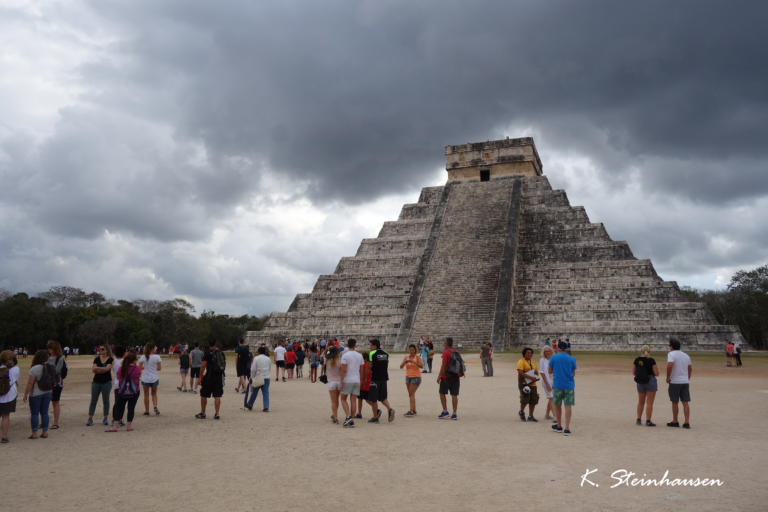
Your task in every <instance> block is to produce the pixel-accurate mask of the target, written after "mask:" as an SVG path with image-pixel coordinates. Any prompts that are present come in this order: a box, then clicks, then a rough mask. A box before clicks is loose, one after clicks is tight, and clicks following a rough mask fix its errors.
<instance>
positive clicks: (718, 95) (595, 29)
mask: <svg viewBox="0 0 768 512" xmlns="http://www.w3.org/2000/svg"><path fill="white" fill-rule="evenodd" d="M92 6H93V8H94V9H96V10H97V11H98V12H100V13H101V14H102V15H103V16H104V17H105V18H107V19H109V20H110V21H111V22H119V23H122V30H123V35H124V40H123V41H122V43H121V45H120V47H119V52H118V53H119V58H116V59H113V60H110V59H106V60H105V61H103V62H101V63H97V64H93V65H91V66H89V67H88V69H87V70H84V72H85V76H86V77H87V79H88V80H89V82H90V83H93V84H95V85H96V86H97V87H99V88H100V89H103V90H105V91H107V92H106V93H104V94H102V95H100V96H99V98H98V99H95V101H98V102H101V103H103V104H104V105H114V104H119V103H120V101H119V100H120V99H121V98H115V97H114V94H112V93H111V91H117V94H118V95H122V94H123V92H124V91H125V90H126V88H130V89H131V90H144V91H150V92H148V93H146V94H148V95H152V93H151V91H154V90H156V89H158V88H161V89H162V88H166V87H168V88H171V89H172V90H173V94H172V95H171V94H164V93H160V94H162V95H163V97H164V98H167V100H168V103H170V104H166V105H164V106H163V107H161V108H160V109H159V115H160V116H162V117H166V116H169V117H170V118H171V119H170V120H169V122H170V123H171V124H172V125H173V126H174V127H175V129H176V133H177V135H178V136H180V137H183V138H193V139H198V138H199V139H200V140H202V141H203V142H204V144H205V146H206V148H207V149H208V150H209V151H210V152H212V153H214V154H221V155H238V156H246V157H249V158H254V159H263V160H264V161H265V163H266V164H267V165H268V166H269V167H270V168H272V169H274V170H276V171H278V172H281V173H284V174H286V175H288V176H292V177H295V178H297V179H307V180H311V181H312V183H313V188H312V189H310V192H311V193H312V196H313V197H314V198H315V199H320V198H333V199H344V200H348V201H364V200H368V199H370V198H372V197H376V196H379V195H381V194H384V193H388V192H392V191H393V190H402V189H403V187H406V186H413V185H414V184H416V183H419V179H418V178H419V176H420V175H422V173H423V171H424V169H425V168H435V167H438V166H441V165H443V163H444V157H443V155H442V147H443V146H444V145H446V144H455V143H464V142H468V141H475V140H482V139H483V138H489V137H499V136H500V135H501V133H500V131H499V130H500V129H501V127H503V126H507V125H509V124H510V123H527V124H529V125H531V126H535V127H536V128H537V129H538V130H539V131H540V132H543V133H544V134H545V137H546V141H547V143H548V144H549V145H552V146H556V145H558V143H559V142H560V140H561V137H560V136H558V133H559V132H560V131H561V130H562V128H564V127H567V126H569V125H571V124H573V123H572V120H573V119H574V118H575V119H577V120H578V124H580V125H586V126H589V127H591V128H593V129H596V130H598V131H599V132H600V133H602V134H603V135H604V137H605V139H606V140H607V142H608V144H609V146H610V147H611V148H612V149H614V150H621V151H623V152H625V153H626V155H627V158H629V159H631V158H644V157H656V158H657V163H658V164H659V165H660V167H656V168H655V172H652V173H651V174H652V175H651V176H650V177H649V178H648V179H644V180H643V183H644V185H646V186H648V187H649V188H651V189H655V190H663V189H666V188H668V187H669V185H671V184H677V182H679V181H680V180H685V178H684V177H682V178H680V177H677V176H676V175H677V174H683V175H686V174H687V172H688V171H686V170H685V167H686V163H687V162H693V163H695V164H696V166H697V167H698V168H699V169H698V171H697V180H696V183H695V186H693V187H690V188H686V187H676V193H678V194H681V195H687V196H691V197H701V198H703V199H705V200H708V201H712V202H718V201H719V200H720V199H721V198H725V199H729V200H731V199H734V198H739V197H748V196H754V195H759V194H762V193H765V192H766V190H767V189H768V180H760V179H756V178H755V174H756V171H758V172H757V174H759V170H760V168H761V167H762V168H764V167H765V158H766V156H767V153H766V152H767V151H768V146H766V145H765V144H764V140H765V135H766V133H767V132H768V130H767V128H768V126H767V119H768V115H766V114H768V101H766V100H767V99H768V97H767V96H768V92H767V91H766V87H765V83H766V78H768V77H766V73H768V71H766V70H767V69H768V68H766V66H765V64H766V57H767V56H768V55H767V54H768V44H766V43H768V41H767V40H766V39H768V38H766V36H765V35H764V34H765V31H764V30H763V28H764V26H765V22H766V21H768V19H767V17H766V14H767V13H768V5H767V4H765V3H761V2H746V3H738V4H733V3H729V2H700V1H695V2H694V1H690V2H676V3H672V4H670V3H669V2H642V3H628V2H610V1H587V2H571V1H561V2H527V1H526V2H508V1H505V2H496V1H485V2H483V1H480V2H473V3H472V4H471V6H470V5H469V4H467V3H460V2H444V1H441V2H419V3H418V5H414V4H413V3H412V2H359V3H351V2H334V1H332V2H322V3H311V2H308V3H297V2H259V3H253V2H228V3H227V5H226V6H221V5H218V4H211V3H209V2H151V3H144V2H125V3H103V2H94V3H92ZM121 63H122V64H121ZM546 134H549V135H548V136H547V135H546ZM509 135H512V136H515V135H516V134H514V133H512V134H509ZM562 138H563V139H570V143H571V144H573V146H574V147H578V148H580V149H581V150H582V151H584V152H590V151H592V152H593V153H592V154H593V156H594V157H596V158H600V157H601V155H600V154H599V152H598V150H599V148H597V147H595V146H592V145H591V141H590V140H589V138H587V137H579V136H578V134H576V135H574V134H563V137H562ZM544 158H545V165H546V155H544ZM734 159H736V160H738V159H746V160H747V161H748V162H749V165H746V166H741V165H737V166H733V167H731V168H729V172H728V174H729V175H730V178H729V179H728V180H722V179H721V178H720V177H719V176H716V175H719V174H722V171H723V166H725V165H728V162H732V161H734ZM630 163H635V162H626V164H625V167H624V168H620V167H614V168H607V169H606V171H607V172H614V173H621V172H622V171H626V170H627V167H628V165H629V164H630ZM660 175H664V176H660ZM724 181H725V183H724Z"/></svg>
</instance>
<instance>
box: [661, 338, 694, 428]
mask: <svg viewBox="0 0 768 512" xmlns="http://www.w3.org/2000/svg"><path fill="white" fill-rule="evenodd" d="M692 372H693V366H691V358H690V357H689V356H688V354H686V353H685V352H683V351H682V350H680V342H679V341H678V340H675V339H671V340H669V354H667V384H669V400H670V402H672V421H671V422H670V423H667V426H668V427H679V426H680V423H678V421H677V414H678V402H683V414H684V415H685V423H683V428H686V429H689V428H691V423H690V418H691V407H690V405H689V404H690V401H691V391H690V389H689V386H690V382H691V373H692Z"/></svg>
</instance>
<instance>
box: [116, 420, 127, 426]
mask: <svg viewBox="0 0 768 512" xmlns="http://www.w3.org/2000/svg"><path fill="white" fill-rule="evenodd" d="M117 426H118V427H124V426H125V423H123V422H122V421H121V422H120V423H118V424H117Z"/></svg>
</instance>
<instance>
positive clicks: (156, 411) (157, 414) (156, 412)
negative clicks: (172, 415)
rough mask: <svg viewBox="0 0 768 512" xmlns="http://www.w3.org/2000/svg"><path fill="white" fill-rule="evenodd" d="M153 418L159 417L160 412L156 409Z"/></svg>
mask: <svg viewBox="0 0 768 512" xmlns="http://www.w3.org/2000/svg"><path fill="white" fill-rule="evenodd" d="M155 416H160V411H158V410H157V407H155Z"/></svg>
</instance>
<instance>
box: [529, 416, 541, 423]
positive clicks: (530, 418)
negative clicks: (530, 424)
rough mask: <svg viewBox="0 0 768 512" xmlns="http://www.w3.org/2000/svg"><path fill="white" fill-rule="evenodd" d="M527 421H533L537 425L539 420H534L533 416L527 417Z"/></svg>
mask: <svg viewBox="0 0 768 512" xmlns="http://www.w3.org/2000/svg"><path fill="white" fill-rule="evenodd" d="M528 421H534V422H536V423H538V422H539V420H537V419H536V418H534V417H533V416H528Z"/></svg>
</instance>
